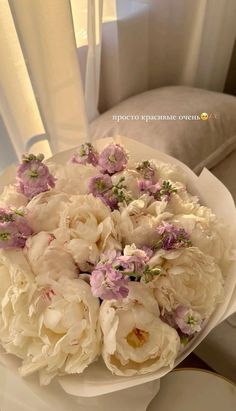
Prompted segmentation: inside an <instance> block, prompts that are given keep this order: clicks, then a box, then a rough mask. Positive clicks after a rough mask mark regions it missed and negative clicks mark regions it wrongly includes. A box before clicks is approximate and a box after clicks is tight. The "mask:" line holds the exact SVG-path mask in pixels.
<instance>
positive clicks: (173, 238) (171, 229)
mask: <svg viewBox="0 0 236 411" xmlns="http://www.w3.org/2000/svg"><path fill="white" fill-rule="evenodd" d="M157 232H158V234H160V236H161V239H160V240H159V241H158V243H157V244H156V248H157V249H158V248H163V249H164V250H172V249H176V248H181V247H190V246H191V245H192V243H191V240H190V236H189V234H188V233H187V231H185V229H184V228H182V227H180V228H179V227H176V226H175V225H173V224H170V223H165V222H164V223H163V224H162V225H160V226H158V227H157Z"/></svg>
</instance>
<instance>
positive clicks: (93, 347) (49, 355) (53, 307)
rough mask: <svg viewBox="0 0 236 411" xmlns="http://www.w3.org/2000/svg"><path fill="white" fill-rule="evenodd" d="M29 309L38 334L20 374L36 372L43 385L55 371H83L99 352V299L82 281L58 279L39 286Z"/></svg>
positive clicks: (29, 347) (69, 372)
mask: <svg viewBox="0 0 236 411" xmlns="http://www.w3.org/2000/svg"><path fill="white" fill-rule="evenodd" d="M28 311H29V322H30V323H31V324H33V327H34V330H35V329H36V330H37V337H35V338H32V339H31V341H30V343H29V345H28V350H27V356H25V358H24V361H23V363H22V366H21V368H20V370H19V371H20V374H21V375H22V376H27V375H30V374H31V373H33V372H35V371H39V375H40V383H41V384H42V385H45V384H48V383H49V382H50V381H51V379H52V378H53V377H54V376H55V375H58V374H59V375H63V374H75V373H78V374H80V373H82V372H83V371H84V369H85V368H86V367H87V366H88V365H89V364H90V363H92V362H93V361H94V360H95V359H96V358H97V356H98V355H99V354H100V349H101V332H100V328H99V325H98V314H99V301H98V299H97V298H95V297H94V296H93V295H92V293H91V289H90V286H89V285H88V284H87V283H86V282H85V281H83V280H80V279H75V280H71V279H68V278H60V280H59V281H57V282H52V283H51V285H50V288H49V287H48V288H47V289H43V288H42V289H41V290H40V289H38V290H37V292H36V293H35V296H34V298H33V299H32V303H31V305H30V306H29V310H28Z"/></svg>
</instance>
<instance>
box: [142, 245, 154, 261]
mask: <svg viewBox="0 0 236 411" xmlns="http://www.w3.org/2000/svg"><path fill="white" fill-rule="evenodd" d="M141 249H142V250H143V251H144V252H145V253H146V256H147V258H148V260H150V258H152V256H153V254H154V251H153V249H152V248H151V247H148V246H147V245H143V246H142V248H141Z"/></svg>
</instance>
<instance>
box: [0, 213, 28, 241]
mask: <svg viewBox="0 0 236 411" xmlns="http://www.w3.org/2000/svg"><path fill="white" fill-rule="evenodd" d="M31 234H32V230H31V228H30V226H29V223H28V221H27V219H26V217H25V211H24V210H23V209H14V208H0V248H23V247H24V245H25V242H26V240H27V238H28V237H29V236H30V235H31Z"/></svg>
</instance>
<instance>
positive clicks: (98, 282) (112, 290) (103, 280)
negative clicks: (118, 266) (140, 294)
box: [90, 264, 129, 300]
mask: <svg viewBox="0 0 236 411" xmlns="http://www.w3.org/2000/svg"><path fill="white" fill-rule="evenodd" d="M128 282H129V278H128V276H124V275H123V274H122V273H120V272H119V271H117V270H114V269H113V268H112V265H111V264H104V265H101V266H99V267H97V268H95V270H93V271H92V275H91V279H90V285H91V290H92V293H93V295H95V296H96V297H99V298H101V299H102V300H112V299H115V300H119V299H121V298H125V297H127V296H128V294H129V289H128V287H127V285H128Z"/></svg>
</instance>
